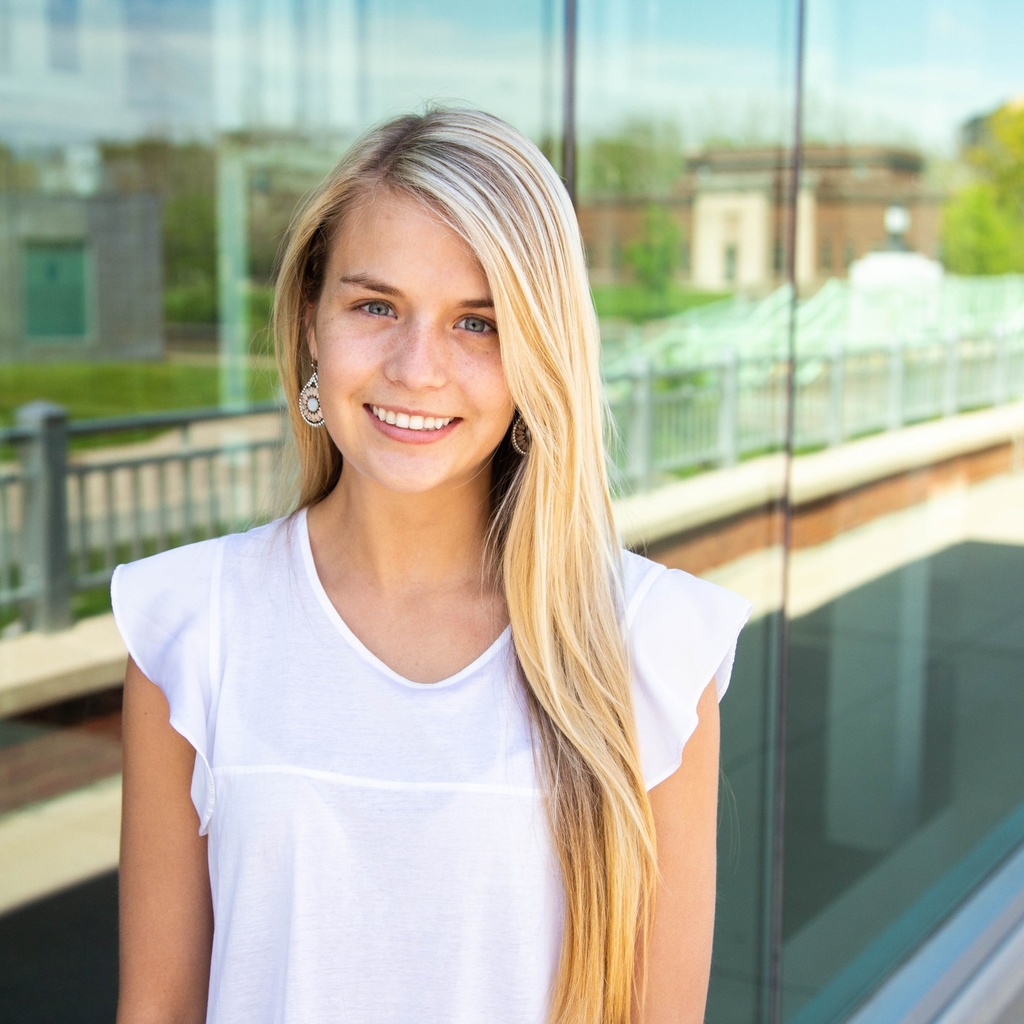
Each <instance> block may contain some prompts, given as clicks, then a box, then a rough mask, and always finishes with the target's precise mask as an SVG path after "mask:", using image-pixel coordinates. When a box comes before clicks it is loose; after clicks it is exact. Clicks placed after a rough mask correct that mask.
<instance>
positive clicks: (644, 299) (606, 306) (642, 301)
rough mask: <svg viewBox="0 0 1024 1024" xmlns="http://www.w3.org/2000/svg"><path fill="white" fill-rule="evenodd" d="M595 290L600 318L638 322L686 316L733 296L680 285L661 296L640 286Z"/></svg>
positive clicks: (602, 286)
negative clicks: (679, 315)
mask: <svg viewBox="0 0 1024 1024" xmlns="http://www.w3.org/2000/svg"><path fill="white" fill-rule="evenodd" d="M592 291H593V294H594V305H595V306H596V307H597V313H598V316H602V317H619V318H621V319H623V320H632V321H633V322H634V323H642V322H643V321H644V320H658V319H661V318H662V317H666V316H673V315H674V314H676V313H685V312H686V310H688V309H694V308H695V307H697V306H706V305H707V304H708V303H709V302H718V301H719V300H721V299H725V298H728V297H729V296H728V294H726V293H723V292H706V291H699V290H697V289H694V288H686V287H684V286H683V285H676V284H674V285H670V286H669V287H668V289H667V290H666V291H664V292H661V293H655V292H651V291H648V290H646V289H644V288H642V287H641V286H640V285H637V284H608V285H595V286H594V288H593V289H592Z"/></svg>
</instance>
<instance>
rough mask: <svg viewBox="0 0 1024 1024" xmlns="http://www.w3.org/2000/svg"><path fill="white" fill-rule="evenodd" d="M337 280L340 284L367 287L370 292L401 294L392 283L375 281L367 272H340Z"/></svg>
mask: <svg viewBox="0 0 1024 1024" xmlns="http://www.w3.org/2000/svg"><path fill="white" fill-rule="evenodd" d="M339 280H340V281H341V282H342V284H356V285H359V286H360V287H362V288H368V289H369V290H370V291H371V292H380V294H381V295H394V296H401V294H402V293H401V291H400V290H399V289H398V288H396V287H395V286H394V285H390V284H385V283H384V282H383V281H375V280H374V279H373V278H372V277H370V275H369V274H342V275H341V277H340V278H339Z"/></svg>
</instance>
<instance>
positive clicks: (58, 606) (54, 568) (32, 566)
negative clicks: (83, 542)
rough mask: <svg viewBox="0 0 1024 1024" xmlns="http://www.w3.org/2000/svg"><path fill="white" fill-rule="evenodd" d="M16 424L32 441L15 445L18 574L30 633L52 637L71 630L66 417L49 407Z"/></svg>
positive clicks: (27, 413)
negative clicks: (19, 500)
mask: <svg viewBox="0 0 1024 1024" xmlns="http://www.w3.org/2000/svg"><path fill="white" fill-rule="evenodd" d="M16 422H17V425H18V426H19V427H24V428H27V429H28V430H30V431H31V432H32V435H31V437H30V438H28V439H27V440H24V441H21V442H19V446H18V447H19V452H18V458H19V461H20V462H21V468H22V473H23V480H24V484H23V506H22V524H21V529H22V563H21V564H22V571H23V573H24V581H25V584H26V589H27V591H28V593H29V595H30V596H29V598H28V600H27V601H26V605H27V607H26V616H25V618H26V622H27V625H28V627H29V629H37V630H41V631H43V632H53V631H54V630H58V629H63V628H65V627H66V626H69V625H71V593H72V585H71V559H70V552H69V551H68V501H67V461H68V417H67V412H66V411H65V410H64V409H63V408H61V407H60V406H59V405H54V404H53V403H51V402H32V403H30V404H29V405H23V406H21V408H19V409H18V410H17V415H16Z"/></svg>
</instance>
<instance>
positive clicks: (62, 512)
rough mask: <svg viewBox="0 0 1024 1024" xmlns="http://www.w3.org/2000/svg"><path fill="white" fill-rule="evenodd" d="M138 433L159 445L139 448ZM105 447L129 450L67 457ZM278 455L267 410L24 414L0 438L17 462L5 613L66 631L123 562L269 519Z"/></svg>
mask: <svg viewBox="0 0 1024 1024" xmlns="http://www.w3.org/2000/svg"><path fill="white" fill-rule="evenodd" d="M253 416H260V420H259V421H253V420H252V419H249V418H250V417H253ZM243 417H246V418H247V419H246V420H245V423H246V427H245V429H241V424H242V422H243V421H242V418H243ZM257 422H258V424H259V426H258V428H256V429H254V423H257ZM235 425H238V427H239V429H233V426H235ZM140 431H145V432H147V433H154V432H155V433H157V434H158V438H157V440H155V441H151V442H147V443H143V444H140V443H139V442H138V440H137V438H138V435H139V432H140ZM100 435H106V436H107V437H108V438H117V437H120V438H123V439H126V443H125V444H123V445H120V444H118V445H117V446H116V447H114V448H110V447H107V448H101V449H96V450H91V451H90V450H84V451H75V450H73V445H72V442H73V441H75V440H78V439H83V438H90V437H92V438H95V437H98V436H100ZM231 435H234V436H231ZM115 443H116V442H115ZM282 443H283V418H282V417H281V416H280V410H279V408H278V407H277V406H276V405H274V404H271V403H267V404H263V405H259V406H252V407H250V408H248V409H245V410H242V411H228V410H219V409H211V410H194V411H189V412H174V413H154V414H150V415H144V416H131V417H124V418H117V419H107V420H90V421H84V422H79V423H71V422H69V421H68V419H67V415H66V413H65V411H64V410H63V409H62V408H60V407H59V406H55V405H52V404H50V403H47V402H35V403H32V404H30V405H27V406H24V407H22V408H21V409H19V410H18V421H17V425H16V426H15V427H14V428H13V429H9V430H5V431H0V444H4V445H10V446H13V448H14V450H15V452H16V461H15V462H14V463H13V464H12V465H9V466H7V467H4V468H0V613H3V612H6V613H7V614H6V617H7V618H10V616H11V611H12V609H14V610H16V612H17V614H18V616H19V617H20V619H21V621H22V622H23V623H24V624H25V625H27V626H29V627H30V628H33V629H40V630H54V629H60V628H63V627H64V626H66V625H68V624H69V623H70V621H71V619H72V599H73V596H74V595H75V594H76V593H80V592H82V591H87V590H90V589H93V588H97V587H105V586H106V584H107V583H108V582H109V579H110V575H111V573H112V572H113V569H114V567H115V566H116V565H117V564H118V563H119V562H123V561H129V560H131V559H134V558H140V557H142V556H143V555H146V554H151V553H153V552H156V551H161V550H165V549H166V548H169V547H173V546H175V545H177V544H185V543H188V542H190V541H194V540H199V539H201V538H203V537H209V536H213V535H216V534H219V533H223V532H226V531H228V530H233V529H240V528H243V527H245V526H247V525H251V524H253V523H255V522H257V521H259V520H260V519H262V518H266V514H267V511H268V509H269V508H270V505H271V498H270V496H271V494H272V491H273V489H274V486H275V481H276V480H277V479H278V478H279V476H280V473H279V469H280V467H279V466H278V454H279V452H280V450H281V448H282Z"/></svg>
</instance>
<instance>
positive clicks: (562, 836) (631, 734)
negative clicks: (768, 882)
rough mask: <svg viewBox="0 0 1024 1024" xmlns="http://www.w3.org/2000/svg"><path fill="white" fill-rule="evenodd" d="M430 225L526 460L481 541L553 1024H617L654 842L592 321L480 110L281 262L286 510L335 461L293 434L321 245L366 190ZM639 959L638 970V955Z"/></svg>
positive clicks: (363, 151)
mask: <svg viewBox="0 0 1024 1024" xmlns="http://www.w3.org/2000/svg"><path fill="white" fill-rule="evenodd" d="M376 189H383V190H386V191H387V192H390V193H392V194H396V195H405V196H410V197H412V198H414V199H416V200H418V201H420V202H422V203H424V204H425V205H426V206H428V207H429V208H431V209H432V210H433V211H435V212H436V213H437V214H438V215H439V216H440V217H442V218H443V219H444V221H445V222H446V223H447V224H448V225H449V226H450V227H451V228H452V229H453V230H455V231H456V232H457V233H458V234H459V235H461V236H462V237H463V238H464V239H465V240H466V242H467V243H468V245H469V246H470V247H471V249H472V251H473V252H474V253H475V254H476V256H477V258H478V259H479V261H480V264H481V266H482V267H483V270H484V273H485V274H486V277H487V280H488V283H489V284H490V288H491V293H492V296H493V299H494V307H495V315H496V319H497V322H498V330H499V338H500V344H501V357H502V365H503V368H504V373H505V378H506V381H507V384H508V388H509V391H510V393H511V395H512V398H513V400H514V402H515V405H516V408H517V409H518V410H519V412H520V414H521V415H522V417H523V419H524V420H525V422H526V424H527V426H528V428H529V431H530V434H531V437H532V445H531V448H530V451H529V454H528V455H527V456H526V457H522V458H521V457H519V456H518V455H516V454H515V453H514V452H513V450H512V448H511V445H510V443H509V438H508V437H506V438H505V439H504V440H503V441H502V443H501V444H500V445H499V447H498V449H497V451H496V452H495V454H494V460H493V485H492V492H493V494H492V499H493V505H492V516H491V536H490V540H491V544H492V550H493V552H494V555H495V560H496V565H497V566H498V567H499V572H500V577H501V583H502V586H503V588H504V594H505V599H506V602H507V607H508V615H509V619H510V621H511V625H512V636H513V639H514V644H515V651H516V655H517V658H518V662H519V666H520V670H521V672H522V676H523V679H524V681H525V683H526V692H527V698H528V702H529V706H530V712H531V719H532V723H533V727H534V730H535V736H536V740H537V748H538V751H539V753H538V763H539V767H540V770H541V775H542V778H543V779H544V781H545V782H546V784H547V791H548V813H549V818H550V821H551V830H552V836H553V840H554V846H555V849H556V850H557V853H558V856H559V860H560V863H561V869H562V877H563V882H564V888H565V906H566V911H565V921H564V928H563V940H562V952H561V959H560V962H559V969H558V976H557V981H556V985H555V991H554V994H553V999H552V1005H551V1011H550V1016H549V1020H550V1022H551V1024H626V1022H628V1021H629V1018H630V1007H631V1000H632V998H633V995H634V989H635V988H639V987H640V986H639V983H638V979H637V978H636V971H635V966H636V964H637V962H638V958H637V951H638V949H640V950H641V951H642V949H643V947H644V945H645V944H646V941H647V939H648V937H649V934H650V923H651V917H652V912H653V899H654V888H655V880H656V859H655V838H654V825H653V819H652V816H651V809H650V802H649V800H648V796H647V791H646V787H645V785H644V779H643V775H642V773H641V769H640V760H639V753H638V748H637V738H636V726H635V719H634V713H633V702H632V689H631V681H630V670H629V658H628V653H627V646H626V639H625V633H624V624H623V608H622V594H621V585H620V579H621V571H620V565H619V558H620V556H619V545H618V540H617V537H616V533H615V529H614V525H613V520H612V510H611V500H610V497H609V492H608V480H607V476H606V471H605V460H604V445H603V415H602V414H603V403H602V398H601V383H600V375H599V368H598V356H599V337H598V329H597V320H596V317H595V314H594V308H593V304H592V302H591V299H590V290H589V284H588V280H587V272H586V266H585V263H584V258H583V246H582V242H581V239H580V235H579V228H578V225H577V222H576V217H575V213H574V211H573V209H572V205H571V203H570V201H569V197H568V195H567V193H566V191H565V189H564V187H563V185H562V183H561V181H560V180H559V178H558V176H557V175H556V174H555V172H554V170H553V169H552V167H551V166H550V164H549V163H548V162H547V160H546V159H545V158H544V156H543V155H542V154H541V152H540V151H539V150H538V149H537V147H536V146H534V145H533V143H531V142H530V141H529V140H528V139H526V138H525V137H524V136H523V135H521V134H520V133H519V132H517V131H516V130H515V129H513V128H511V127H510V126H509V125H507V124H505V123H504V122H502V121H500V120H498V119H497V118H494V117H491V116H489V115H487V114H484V113H481V112H479V111H475V110H463V109H459V110H431V111H428V112H427V113H426V114H423V115H408V116H405V117H400V118H397V119H395V120H393V121H390V122H388V123H386V124H384V125H383V126H381V127H378V128H376V129H374V130H372V131H370V132H369V133H367V134H366V135H364V136H363V138H362V139H360V140H359V141H358V142H357V143H356V144H355V145H354V146H353V148H352V149H351V150H350V151H349V153H348V154H347V155H346V156H345V157H344V158H343V159H342V161H341V162H340V163H339V164H338V166H337V167H336V168H335V169H334V171H333V172H332V173H331V174H330V175H329V176H328V177H327V179H326V180H325V181H324V182H323V183H322V185H321V186H320V187H319V188H318V189H317V190H316V191H315V192H314V193H313V195H312V196H311V197H310V198H309V199H308V200H307V202H306V204H305V205H304V206H303V208H302V209H301V210H300V211H299V213H298V214H297V215H296V218H295V220H294V222H293V224H292V227H291V230H290V235H289V239H288V241H287V245H286V247H285V249H284V251H283V255H282V259H281V263H280V266H279V272H278V276H277V286H276V294H275V303H274V333H275V339H276V343H277V356H278V365H279V369H280V373H281V381H282V384H283V387H284V390H285V394H286V395H288V396H289V400H290V407H289V414H290V418H291V421H292V425H293V429H294V433H295V436H296V439H297V443H298V452H299V460H300V497H299V504H300V506H306V505H309V504H312V503H315V502H316V501H319V500H320V499H321V498H323V497H324V496H326V495H327V494H328V493H329V492H330V490H331V489H332V488H333V487H334V485H335V484H336V483H337V481H338V479H339V476H340V474H341V472H342V458H341V454H340V453H339V452H338V450H337V448H336V447H335V446H334V444H333V443H332V442H331V440H330V437H329V436H328V435H327V432H326V431H312V430H309V429H308V428H306V427H305V426H304V424H303V423H302V421H301V419H300V417H299V413H298V409H297V404H296V402H295V397H296V396H297V394H298V390H299V388H301V386H302V384H303V382H304V380H305V379H306V377H307V376H308V374H309V372H310V366H311V364H310V357H309V352H308V347H307V344H306V338H305V329H304V322H305V312H306V311H307V310H308V309H309V308H310V306H311V305H312V304H315V302H316V301H317V299H318V297H319V294H320V290H321V287H322V284H323V273H324V268H325V265H326V263H327V256H328V251H329V246H330V244H331V240H332V237H333V235H334V233H335V231H336V229H337V226H338V224H339V223H340V222H341V220H342V219H343V218H344V216H345V214H346V212H347V211H348V210H349V209H350V208H351V207H352V206H353V204H354V203H356V202H358V201H359V200H360V199H362V198H363V197H365V196H366V195H367V193H368V192H369V191H371V190H376ZM641 959H642V957H641Z"/></svg>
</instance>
